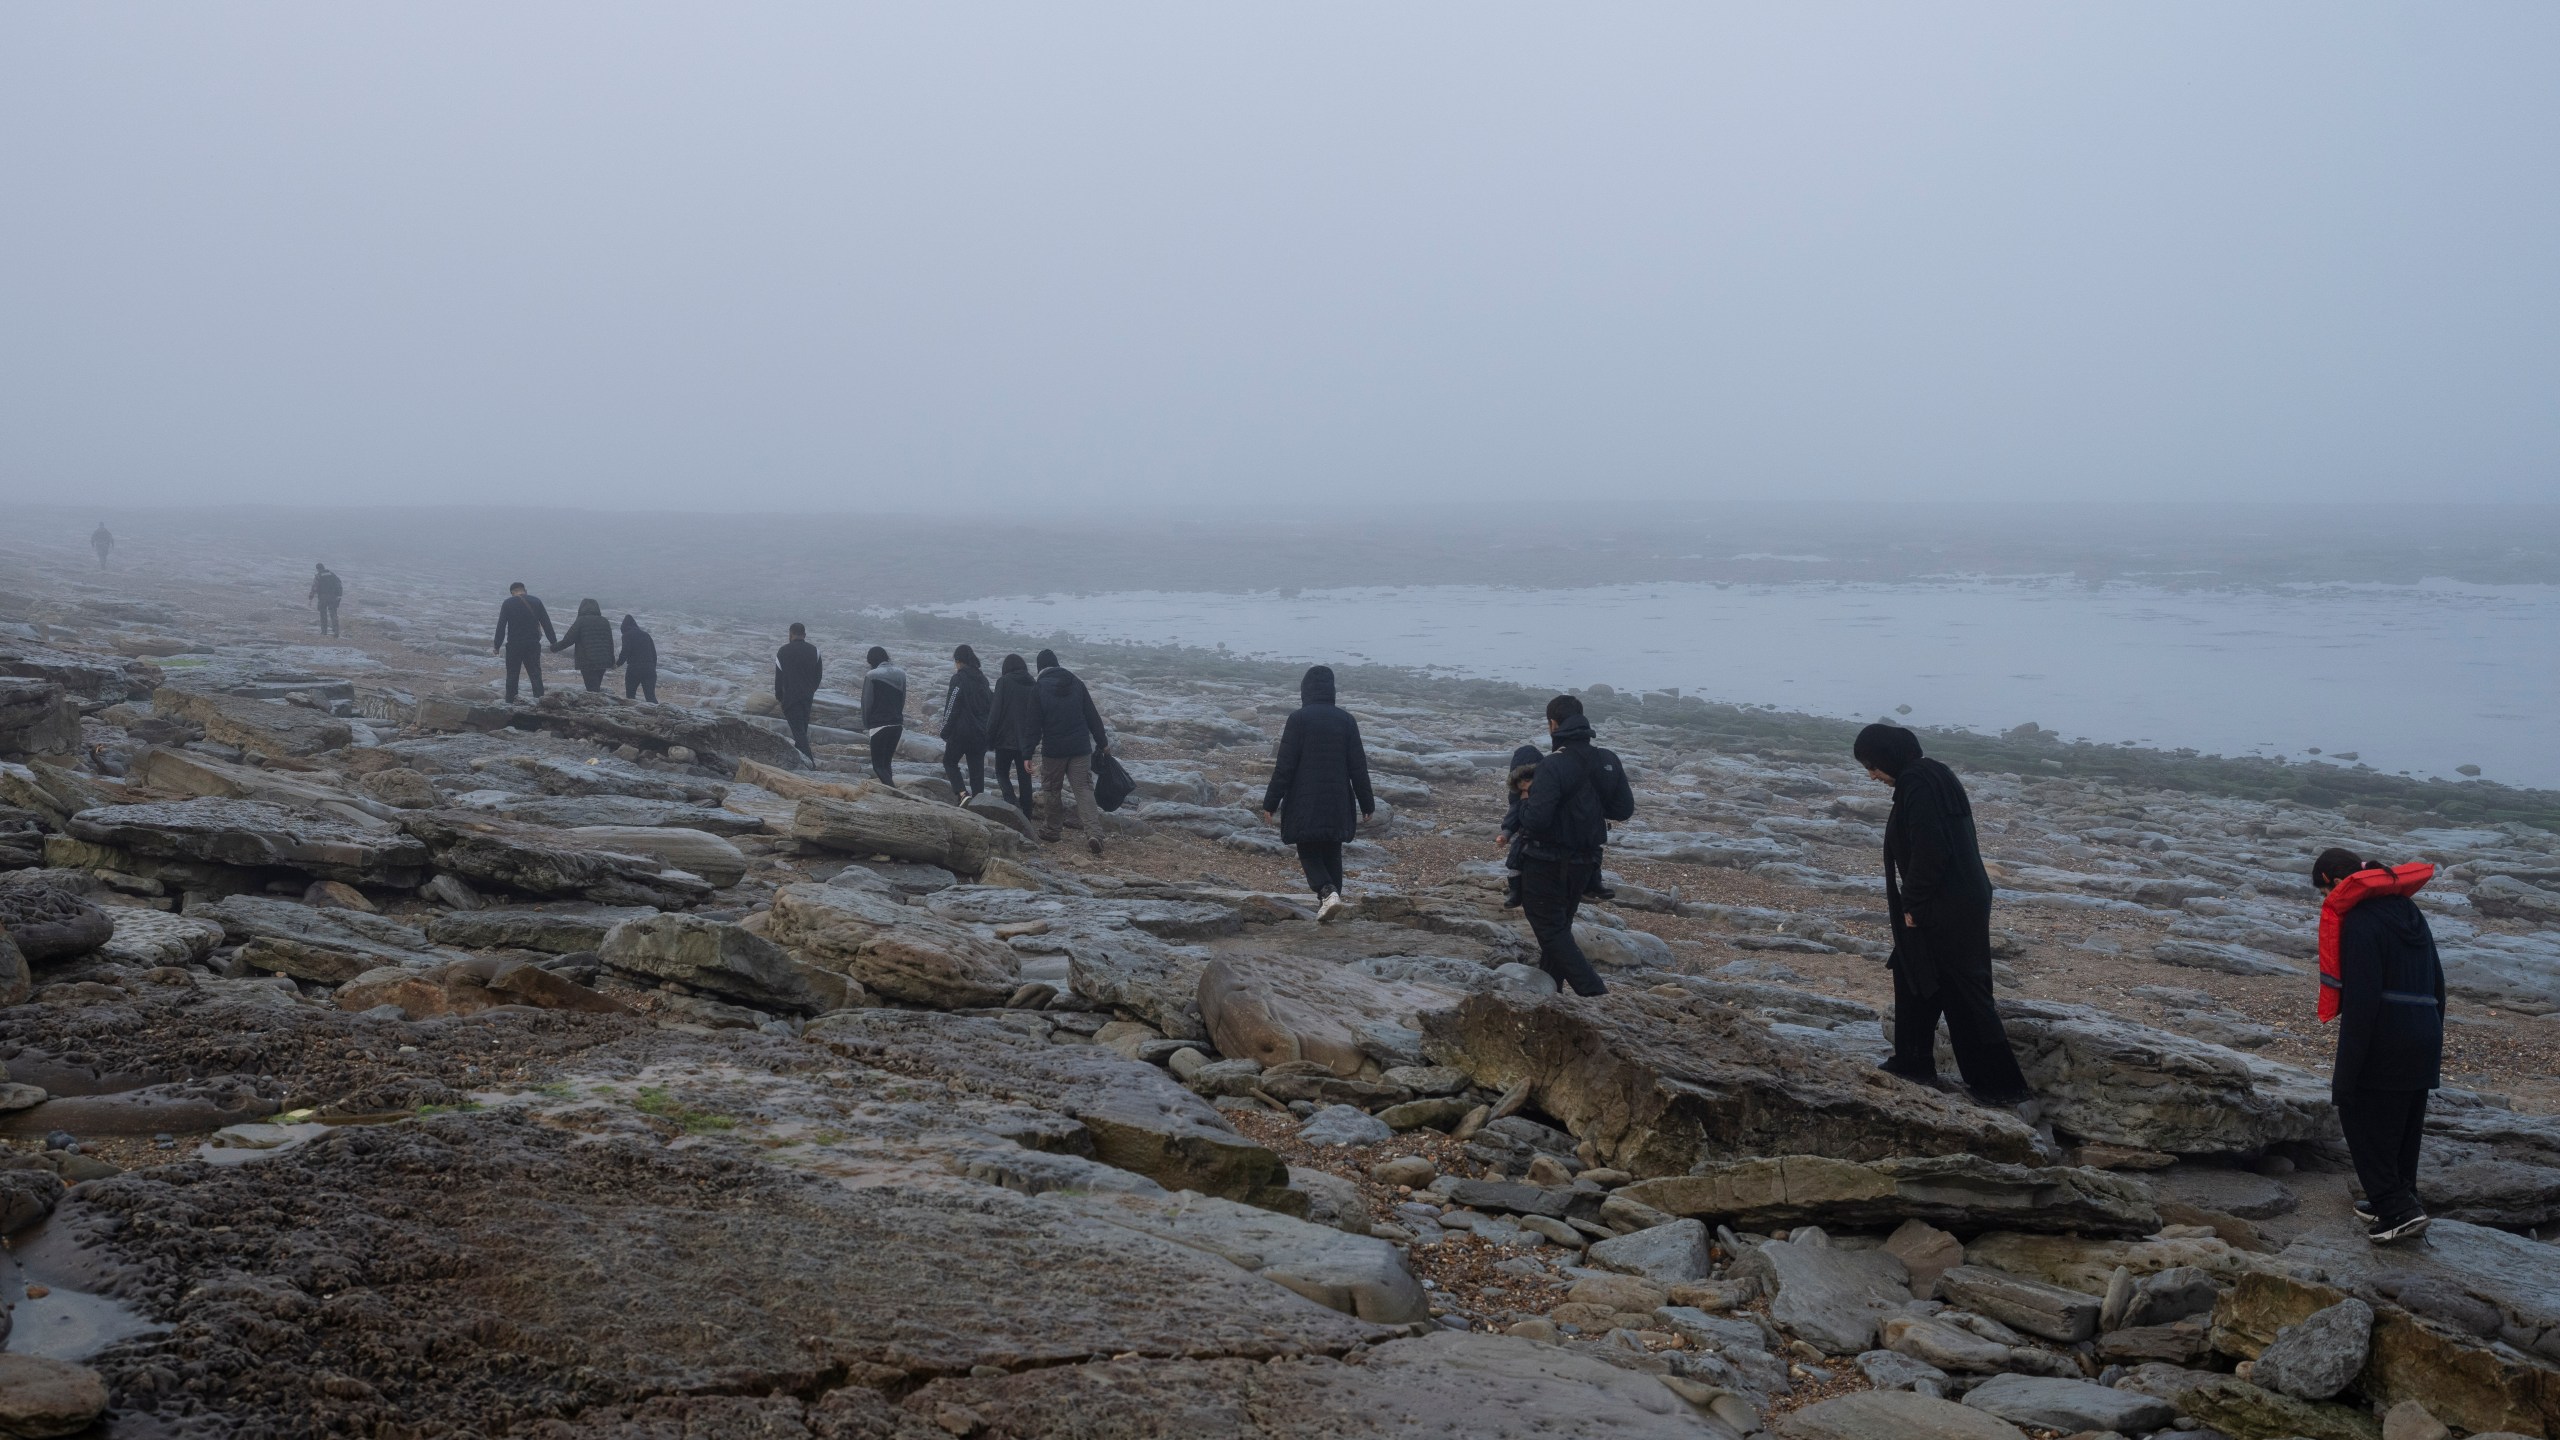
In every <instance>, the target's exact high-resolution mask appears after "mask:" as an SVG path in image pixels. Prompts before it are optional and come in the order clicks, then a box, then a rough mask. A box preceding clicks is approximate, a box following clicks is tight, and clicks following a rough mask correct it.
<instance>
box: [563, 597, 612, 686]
mask: <svg viewBox="0 0 2560 1440" xmlns="http://www.w3.org/2000/svg"><path fill="white" fill-rule="evenodd" d="M551 649H552V653H554V654H557V653H559V652H560V651H563V650H566V651H569V652H570V654H569V659H570V660H571V661H572V662H573V663H575V664H576V665H577V667H578V678H579V679H581V680H584V681H586V682H587V693H588V694H590V695H594V694H598V693H601V692H602V691H603V689H604V672H606V671H607V670H610V669H612V668H613V624H612V622H611V621H608V620H606V619H605V618H604V606H603V605H601V604H599V603H597V602H596V601H595V600H593V599H586V600H581V601H579V602H578V618H577V619H575V620H572V621H570V622H569V629H568V632H567V633H566V634H563V635H562V636H561V637H560V642H559V643H558V644H556V645H554V646H552V647H551Z"/></svg>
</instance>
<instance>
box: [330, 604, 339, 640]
mask: <svg viewBox="0 0 2560 1440" xmlns="http://www.w3.org/2000/svg"><path fill="white" fill-rule="evenodd" d="M329 633H330V634H331V635H332V636H334V635H336V634H337V633H338V606H337V602H336V601H331V602H330V604H329Z"/></svg>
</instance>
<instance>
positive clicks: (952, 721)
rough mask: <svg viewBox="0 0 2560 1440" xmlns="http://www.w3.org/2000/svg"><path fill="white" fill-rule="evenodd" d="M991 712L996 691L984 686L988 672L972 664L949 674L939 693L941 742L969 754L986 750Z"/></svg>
mask: <svg viewBox="0 0 2560 1440" xmlns="http://www.w3.org/2000/svg"><path fill="white" fill-rule="evenodd" d="M994 709H995V691H994V690H993V689H992V688H991V687H990V686H989V685H988V684H987V672H985V671H984V670H981V669H979V668H978V667H977V666H975V665H963V666H961V667H959V668H958V669H956V670H954V671H952V672H951V680H950V682H949V683H948V684H947V685H945V686H944V687H943V691H942V738H943V740H944V741H945V742H946V743H948V744H949V745H951V746H952V747H953V748H955V749H959V750H963V751H967V752H970V753H975V752H978V751H981V750H985V749H987V748H988V745H987V719H988V716H989V715H990V714H991V713H992V712H993V710H994Z"/></svg>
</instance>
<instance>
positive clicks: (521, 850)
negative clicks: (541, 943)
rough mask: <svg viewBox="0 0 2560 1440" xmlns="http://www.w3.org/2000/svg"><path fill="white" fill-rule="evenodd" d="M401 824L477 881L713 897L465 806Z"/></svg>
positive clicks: (651, 866)
mask: <svg viewBox="0 0 2560 1440" xmlns="http://www.w3.org/2000/svg"><path fill="white" fill-rule="evenodd" d="M543 698H544V699H546V700H547V699H549V698H551V697H550V696H547V695H546V696H544V697H543ZM199 803H202V802H199ZM400 824H401V828H403V829H405V830H406V831H408V833H409V834H411V835H413V836H415V837H417V838H418V839H419V840H422V841H424V842H425V843H426V846H427V849H428V850H429V852H430V853H432V854H433V856H434V858H435V867H436V868H437V869H439V870H443V871H447V872H450V873H452V874H456V875H460V876H462V877H463V878H464V879H466V880H469V881H471V882H473V883H474V884H478V885H487V886H491V887H494V888H497V889H501V890H513V891H517V892H520V893H522V894H526V895H544V896H560V897H564V898H565V897H573V896H574V897H576V898H578V899H583V900H592V901H595V902H596V903H598V904H601V905H653V906H658V907H661V908H670V909H672V908H680V907H682V906H686V905H691V904H693V903H695V902H697V901H700V900H703V899H706V898H708V897H709V896H710V894H711V888H712V887H711V884H710V882H709V881H707V880H704V879H702V878H700V877H699V876H695V875H690V874H682V873H670V872H669V871H668V869H667V867H666V866H664V865H662V864H660V863H659V862H658V861H655V860H651V859H646V858H643V857H640V856H636V855H630V854H625V853H622V852H619V851H614V850H609V849H605V848H601V847H598V846H595V845H593V844H591V843H588V842H586V841H583V840H581V839H580V838H578V837H577V836H576V835H574V834H572V833H571V832H569V831H566V830H553V829H549V828H547V827H544V826H540V825H525V824H520V823H518V822H516V821H512V820H501V819H497V818H496V817H494V816H487V815H474V814H470V813H468V812H465V811H459V810H412V811H408V812H406V813H405V814H404V815H403V816H402V818H401V821H400Z"/></svg>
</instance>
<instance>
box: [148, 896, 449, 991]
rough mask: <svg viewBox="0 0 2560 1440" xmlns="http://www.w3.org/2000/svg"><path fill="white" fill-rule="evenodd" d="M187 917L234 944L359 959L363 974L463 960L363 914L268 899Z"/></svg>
mask: <svg viewBox="0 0 2560 1440" xmlns="http://www.w3.org/2000/svg"><path fill="white" fill-rule="evenodd" d="M188 914H189V917H190V918H200V919H204V920H210V921H212V922H213V923H214V924H216V925H219V926H221V927H222V933H223V936H224V938H226V939H227V940H229V941H230V942H231V943H232V944H235V945H237V944H242V943H245V942H247V941H252V940H270V941H282V942H289V943H290V944H291V945H292V946H293V947H296V948H299V949H308V950H315V951H325V952H329V953H332V954H336V955H341V956H346V957H351V958H355V959H360V960H362V961H364V962H365V963H364V965H363V966H362V967H360V968H362V969H368V970H369V969H372V968H374V967H375V966H378V965H386V964H388V965H430V964H441V963H444V962H446V961H451V960H460V959H464V958H466V957H465V956H463V955H462V954H461V953H460V952H458V951H455V950H449V949H446V948H445V947H443V946H441V945H438V944H436V943H434V942H433V941H431V940H429V939H428V938H427V936H426V935H425V934H424V933H423V932H421V931H420V930H418V929H417V927H415V926H413V925H407V924H404V923H402V922H401V921H398V920H394V919H392V918H391V917H390V916H388V915H372V914H368V913H366V912H364V911H362V910H323V909H319V908H316V907H314V906H310V905H303V904H298V903H296V902H294V901H291V900H279V899H276V898H273V897H271V896H265V895H233V896H230V897H228V898H225V899H223V900H219V901H216V902H215V903H213V904H211V905H208V906H204V907H202V908H200V909H196V910H191V911H189V912H188ZM288 973H299V972H288ZM304 978H307V979H318V978H321V977H318V976H306V977H304ZM338 978H340V979H344V978H347V977H344V976H341V977H338Z"/></svg>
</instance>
